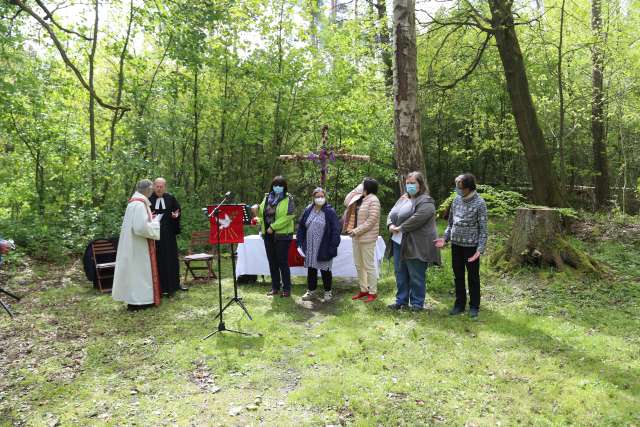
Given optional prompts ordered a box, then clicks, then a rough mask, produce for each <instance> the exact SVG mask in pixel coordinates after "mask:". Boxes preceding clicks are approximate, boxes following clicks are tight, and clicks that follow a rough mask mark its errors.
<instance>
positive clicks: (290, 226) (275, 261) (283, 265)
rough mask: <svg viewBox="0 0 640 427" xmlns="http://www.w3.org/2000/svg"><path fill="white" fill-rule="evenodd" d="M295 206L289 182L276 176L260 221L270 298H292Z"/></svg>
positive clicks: (265, 199) (260, 209)
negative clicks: (290, 250) (291, 262)
mask: <svg viewBox="0 0 640 427" xmlns="http://www.w3.org/2000/svg"><path fill="white" fill-rule="evenodd" d="M294 212H295V204H294V202H293V197H291V196H290V195H289V194H288V193H287V181H286V180H285V179H284V177H282V176H276V177H275V178H273V181H271V190H270V191H269V193H267V194H266V195H265V197H264V200H263V201H262V203H261V204H260V206H259V207H258V221H259V222H260V227H261V229H262V238H263V239H264V247H265V250H266V252H267V259H268V260H269V272H270V274H271V291H269V293H268V294H267V295H270V296H276V295H278V294H279V293H280V288H281V285H282V294H281V296H282V297H289V296H291V271H290V270H289V246H290V245H291V240H292V239H293V232H294V224H295V221H294Z"/></svg>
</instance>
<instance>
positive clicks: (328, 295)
mask: <svg viewBox="0 0 640 427" xmlns="http://www.w3.org/2000/svg"><path fill="white" fill-rule="evenodd" d="M332 298H333V293H331V291H326V292H325V293H324V298H322V301H323V302H329V301H331V299H332Z"/></svg>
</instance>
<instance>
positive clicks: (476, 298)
mask: <svg viewBox="0 0 640 427" xmlns="http://www.w3.org/2000/svg"><path fill="white" fill-rule="evenodd" d="M476 251H477V248H476V247H473V248H467V247H464V246H458V245H451V264H452V266H453V275H454V276H455V284H456V307H460V308H462V309H464V308H465V307H466V305H467V290H466V288H465V283H464V271H465V268H466V270H467V276H468V280H469V298H470V299H471V301H470V302H469V307H471V308H480V259H479V258H478V259H477V260H476V261H474V262H469V261H467V260H468V259H469V258H471V257H472V256H473V254H475V253H476Z"/></svg>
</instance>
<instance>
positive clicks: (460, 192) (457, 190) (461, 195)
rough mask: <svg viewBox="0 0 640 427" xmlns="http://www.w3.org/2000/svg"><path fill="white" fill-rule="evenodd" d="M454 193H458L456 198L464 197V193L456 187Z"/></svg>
mask: <svg viewBox="0 0 640 427" xmlns="http://www.w3.org/2000/svg"><path fill="white" fill-rule="evenodd" d="M456 193H458V196H460V197H464V192H463V191H462V188H458V187H456Z"/></svg>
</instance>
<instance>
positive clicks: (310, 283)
mask: <svg viewBox="0 0 640 427" xmlns="http://www.w3.org/2000/svg"><path fill="white" fill-rule="evenodd" d="M312 196H313V203H311V204H310V205H309V206H307V208H306V209H305V211H304V214H302V218H300V222H299V223H298V233H297V237H296V240H297V245H298V251H299V252H300V253H301V255H302V256H304V266H305V267H306V268H307V269H308V274H307V292H306V293H305V294H304V295H303V296H302V299H303V300H304V301H310V300H312V299H313V298H315V296H316V295H315V294H316V288H317V287H318V270H320V274H321V275H322V284H323V285H324V298H323V299H322V300H323V301H324V302H329V301H331V298H332V297H333V295H332V293H331V282H332V279H333V276H332V274H331V264H332V260H333V258H335V257H336V256H337V255H338V246H340V223H339V221H338V215H337V214H336V211H335V210H334V209H333V208H332V207H331V205H329V204H327V200H326V197H325V192H324V190H323V189H322V188H316V189H315V190H313V193H312Z"/></svg>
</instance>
